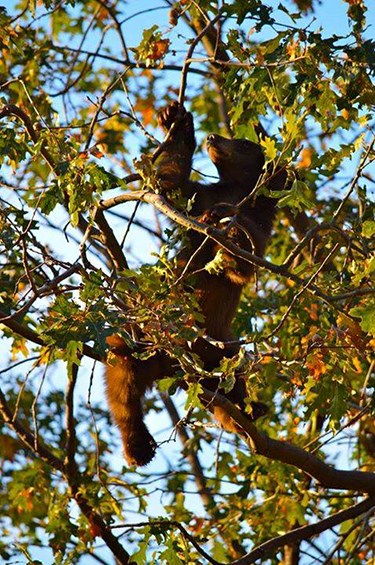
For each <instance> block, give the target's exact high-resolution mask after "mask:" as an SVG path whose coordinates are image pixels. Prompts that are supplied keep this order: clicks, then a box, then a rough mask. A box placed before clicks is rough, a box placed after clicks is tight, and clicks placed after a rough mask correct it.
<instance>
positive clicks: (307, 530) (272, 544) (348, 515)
mask: <svg viewBox="0 0 375 565" xmlns="http://www.w3.org/2000/svg"><path fill="white" fill-rule="evenodd" d="M370 509H373V510H375V496H370V497H369V498H366V499H365V500H363V501H362V502H359V503H358V504H354V505H353V506H350V508H347V509H345V510H341V511H340V512H337V514H334V515H333V516H329V517H328V518H325V519H324V520H320V522H317V523H316V524H309V525H308V526H301V527H300V528H296V529H295V530H292V531H291V532H288V533H286V534H284V535H282V536H278V537H276V538H273V539H270V540H268V541H266V542H265V543H262V545H260V546H258V547H256V548H255V549H253V550H252V551H250V553H248V554H247V555H244V556H243V557H241V558H240V559H237V561H232V563H231V565H250V564H251V563H255V561H257V560H258V559H264V558H266V557H267V556H269V555H272V554H274V553H275V551H276V550H278V549H279V548H280V547H282V546H284V545H285V544H290V543H296V542H300V541H303V540H305V539H307V538H311V537H313V536H316V535H318V534H320V533H322V532H325V531H326V530H328V529H330V528H334V527H335V526H338V525H339V524H342V522H346V521H347V520H352V519H353V518H356V517H357V516H359V515H360V514H364V513H365V512H367V511H369V510H370Z"/></svg>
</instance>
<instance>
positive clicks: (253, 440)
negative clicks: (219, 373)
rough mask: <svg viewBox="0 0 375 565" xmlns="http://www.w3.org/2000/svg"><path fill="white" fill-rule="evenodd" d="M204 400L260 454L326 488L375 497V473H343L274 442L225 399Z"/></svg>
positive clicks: (288, 445) (212, 395) (206, 392)
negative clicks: (225, 415)
mask: <svg viewBox="0 0 375 565" xmlns="http://www.w3.org/2000/svg"><path fill="white" fill-rule="evenodd" d="M202 399H203V400H204V402H205V403H207V406H208V407H209V408H211V406H219V407H220V408H223V409H224V410H225V411H226V412H227V413H228V414H229V416H230V417H231V418H232V419H233V420H234V421H235V422H236V424H238V425H239V433H240V435H241V437H242V438H243V439H244V440H245V441H246V443H247V444H248V445H249V446H250V449H251V450H252V451H253V452H254V453H256V454H257V455H263V456H264V457H267V458H268V459H272V460H275V461H281V462H282V463H287V464H288V465H293V466H294V467H297V469H300V470H301V471H304V472H305V473H307V475H309V476H310V477H312V478H313V479H314V480H315V481H317V482H318V483H319V484H320V485H321V486H323V487H324V488H331V489H346V490H350V491H358V492H366V493H369V494H375V473H366V472H361V471H340V470H337V469H335V468H334V467H331V466H330V465H327V463H324V461H321V460H320V459H318V457H316V456H315V455H313V454H312V453H308V452H307V451H305V450H304V449H302V448H301V447H297V446H296V445H293V444H291V443H289V442H287V441H279V440H276V439H272V438H270V437H269V436H267V435H266V434H265V433H263V432H260V431H259V430H258V429H257V428H256V426H255V425H254V424H253V423H252V422H250V420H248V418H246V416H245V415H244V414H242V412H241V411H240V410H239V409H238V408H237V407H236V406H234V405H233V404H232V403H231V402H230V401H229V400H228V399H227V398H225V396H222V395H221V394H218V393H216V392H215V393H213V392H211V391H209V390H206V389H205V390H204V392H203V394H202Z"/></svg>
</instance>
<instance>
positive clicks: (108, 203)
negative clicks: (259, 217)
mask: <svg viewBox="0 0 375 565" xmlns="http://www.w3.org/2000/svg"><path fill="white" fill-rule="evenodd" d="M132 200H142V201H143V202H148V203H149V204H152V205H153V206H154V207H155V208H157V209H158V210H160V212H162V213H163V214H165V215H166V216H167V217H168V218H170V219H171V220H172V221H174V222H176V223H177V224H179V225H181V226H183V227H185V228H187V229H193V230H195V231H197V232H199V233H201V234H203V235H205V236H208V237H210V238H212V239H213V240H214V241H216V242H217V243H219V244H220V245H221V246H222V247H223V248H224V249H226V250H227V251H229V252H231V253H232V254H233V255H235V256H236V257H240V258H241V259H244V260H245V261H248V262H250V263H252V264H253V265H257V266H258V267H263V268H265V269H267V270H269V271H270V272H272V273H275V274H277V275H281V276H283V277H286V278H289V279H291V280H292V281H294V282H295V283H296V284H298V285H300V286H305V285H306V284H307V283H309V281H308V279H301V278H300V277H299V276H297V275H295V274H294V273H292V272H291V271H290V270H289V269H288V268H287V266H285V265H275V264H274V263H271V262H270V261H267V260H266V259H264V258H263V257H258V256H257V255H254V254H253V253H250V252H249V251H245V250H243V249H240V248H239V247H237V246H236V245H235V244H234V243H232V242H231V241H230V240H229V239H228V237H227V236H226V234H225V232H223V231H222V230H219V229H217V228H215V227H213V226H211V225H207V224H204V223H201V222H198V221H196V220H194V219H192V218H188V217H187V216H185V215H184V214H182V213H181V212H178V211H177V210H176V209H175V208H173V207H172V206H170V205H169V204H168V203H167V202H166V200H165V199H164V198H163V197H162V196H161V195H160V194H156V193H154V192H149V191H147V190H139V191H132V192H126V193H124V194H120V195H119V196H114V197H113V198H108V199H107V200H101V202H100V204H99V207H100V208H102V209H103V210H107V209H109V208H112V207H114V206H117V205H118V204H121V203H123V202H129V201H132ZM306 290H308V291H309V292H310V293H312V294H314V295H315V296H319V297H320V298H321V299H322V300H324V302H326V303H327V304H329V305H331V306H334V307H335V309H336V310H340V309H339V308H338V307H336V306H335V302H336V301H338V300H339V298H338V297H335V295H333V296H332V295H329V294H326V293H324V292H323V291H322V290H321V289H320V288H319V287H317V286H316V285H315V284H310V283H309V284H308V286H307V287H306ZM359 290H360V289H355V290H353V291H352V294H353V296H355V295H357V294H358V292H359ZM372 292H374V291H373V290H372V289H362V291H361V294H371V293H372ZM345 296H347V295H345ZM340 297H341V296H340Z"/></svg>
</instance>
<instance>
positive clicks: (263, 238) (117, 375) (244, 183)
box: [106, 104, 286, 465]
mask: <svg viewBox="0 0 375 565" xmlns="http://www.w3.org/2000/svg"><path fill="white" fill-rule="evenodd" d="M159 123H160V125H161V127H162V128H163V129H164V130H165V131H168V130H169V129H170V128H171V127H172V126H173V134H172V135H171V136H170V137H169V140H168V141H167V142H166V143H165V144H164V146H163V149H162V151H161V153H160V155H159V157H158V159H157V160H156V163H155V166H156V169H157V172H158V179H159V183H160V186H161V190H162V192H163V194H164V195H165V196H166V198H168V195H169V194H170V192H171V191H172V190H175V189H176V188H179V189H180V191H181V193H182V195H183V196H185V197H186V198H194V202H193V207H192V211H191V215H192V216H194V217H195V218H197V219H199V220H200V221H202V222H205V223H210V224H214V225H218V226H223V225H224V226H225V224H223V223H222V220H223V219H226V218H227V217H228V216H229V217H230V218H232V221H231V227H230V228H229V229H228V237H229V238H230V239H231V240H233V241H234V242H236V244H237V245H239V247H241V248H242V249H245V250H248V251H251V252H253V253H255V254H256V255H258V256H263V255H264V252H265V248H266V244H267V241H268V239H269V236H270V234H271V229H272V221H273V219H274V215H275V205H276V200H275V199H274V198H268V197H267V196H258V197H257V198H256V199H255V201H254V199H252V200H251V201H247V202H245V203H244V204H242V205H241V206H239V204H240V202H241V201H242V200H243V198H245V197H246V196H248V195H249V194H250V192H251V191H252V190H253V189H254V187H255V186H256V183H257V181H258V179H259V177H260V176H261V175H262V173H263V166H264V157H263V153H262V151H261V148H260V146H259V145H257V144H255V143H252V142H250V141H247V140H236V139H235V140H229V139H225V138H223V137H221V136H219V135H216V134H211V135H210V136H209V137H208V141H207V146H208V153H209V156H210V158H211V160H212V161H213V163H214V164H215V166H216V167H217V170H218V172H219V176H220V180H219V182H217V183H214V184H211V185H202V184H200V183H196V182H192V181H190V180H189V177H190V172H191V166H192V157H193V153H194V150H195V137H194V125H193V120H192V116H191V114H190V113H189V112H185V110H184V109H183V108H182V107H180V106H179V105H178V104H172V105H170V106H168V107H167V108H166V109H164V110H163V111H162V112H161V113H160V114H159ZM285 181H286V175H285V173H284V172H283V171H279V172H277V174H276V175H274V176H273V179H272V180H271V181H269V182H268V183H267V185H268V186H269V187H270V188H272V189H273V190H278V189H281V188H283V186H284V184H285ZM203 240H204V238H203V237H202V235H201V234H199V233H197V232H194V231H189V232H188V244H187V245H186V246H185V247H184V248H183V249H182V250H181V251H180V252H179V253H178V264H179V267H180V269H181V271H182V270H183V269H184V268H185V267H186V266H187V264H188V261H190V259H191V256H192V255H193V254H194V253H195V252H196V251H197V250H198V249H199V252H198V253H196V254H195V255H194V259H193V261H191V262H190V263H189V269H188V273H187V274H186V276H187V279H188V278H189V276H188V275H189V272H194V292H195V293H196V295H197V297H198V300H199V304H200V307H201V310H202V313H203V316H204V324H203V327H204V328H205V331H206V333H207V334H208V335H209V336H210V337H212V338H214V339H215V340H218V341H221V342H228V341H231V340H234V339H235V336H234V334H233V332H232V329H231V323H232V320H233V318H234V316H235V314H236V311H237V307H238V303H239V300H240V297H241V291H242V288H243V287H244V286H245V285H246V284H247V283H248V281H249V280H250V279H251V277H252V275H253V271H254V268H253V265H252V264H251V263H249V262H247V261H244V260H243V259H239V258H235V257H234V256H232V255H231V254H229V253H227V252H224V258H223V264H222V270H221V272H220V273H219V274H217V275H214V274H209V273H208V272H207V271H206V270H205V269H204V267H205V265H206V264H207V263H208V262H209V261H211V260H212V259H213V258H214V257H215V255H216V252H217V251H218V250H219V245H218V244H217V243H216V242H214V241H212V240H209V241H207V242H206V243H205V244H204V245H203V246H202V243H203ZM197 271H198V272H197ZM189 284H190V283H189ZM107 341H108V343H109V345H110V347H111V351H112V352H113V353H114V354H115V362H114V364H108V366H107V371H106V382H107V393H108V401H109V406H110V410H111V413H112V416H113V418H114V420H115V422H116V424H117V425H118V427H119V429H120V432H121V435H122V440H123V446H124V454H125V458H126V460H127V462H128V463H129V464H136V465H145V464H147V463H148V462H149V461H150V460H151V459H152V458H153V456H154V453H155V449H156V444H155V441H154V439H153V438H152V436H151V435H150V433H149V431H148V429H147V427H146V426H145V424H144V422H143V411H142V404H141V403H142V397H143V395H144V393H145V391H146V389H147V388H149V387H151V386H152V385H153V383H154V382H155V381H156V380H158V379H160V378H162V377H165V376H168V375H171V374H174V372H175V367H174V366H173V362H172V360H171V359H170V358H168V357H167V356H166V354H164V353H162V352H160V353H158V354H156V355H154V356H152V357H150V358H149V359H147V360H139V359H136V358H135V357H132V355H131V352H130V351H129V350H128V348H127V347H126V346H125V344H124V342H123V340H122V339H121V338H120V337H119V336H111V337H110V338H109V339H108V340H107ZM193 351H194V352H195V353H197V354H198V355H199V356H200V357H201V359H202V361H203V363H204V367H205V369H206V370H208V371H210V370H212V369H214V368H215V367H217V366H218V364H219V363H220V361H221V360H222V359H223V357H232V356H234V355H235V354H236V353H238V351H239V347H238V346H237V345H231V346H229V347H226V348H225V349H224V350H223V349H221V348H219V347H216V346H214V345H212V344H210V343H209V342H208V341H207V340H204V339H203V338H199V339H198V340H197V341H196V343H195V344H194V345H193ZM203 384H204V386H206V387H207V388H209V389H211V390H215V389H217V388H218V386H219V382H218V381H217V380H216V379H205V380H204V382H203ZM246 394H247V393H246V386H245V383H244V381H243V380H242V378H240V377H238V378H237V380H236V383H235V385H234V387H233V389H232V390H231V391H230V392H229V393H227V394H226V396H227V397H228V398H229V399H230V400H231V401H232V402H235V403H237V405H239V407H240V408H241V409H242V410H244V409H245V402H244V401H245V398H246ZM252 409H253V413H252V414H247V416H248V417H249V418H250V419H256V418H257V417H259V416H260V415H262V414H264V413H265V407H264V405H262V404H261V403H256V402H255V403H252ZM214 412H215V416H216V417H217V418H218V419H219V421H220V422H221V423H222V425H223V426H224V427H225V428H226V429H229V430H235V429H236V428H235V426H234V424H233V423H232V422H231V420H230V419H229V418H228V417H227V416H226V414H225V413H224V412H223V411H222V410H220V409H215V411H214Z"/></svg>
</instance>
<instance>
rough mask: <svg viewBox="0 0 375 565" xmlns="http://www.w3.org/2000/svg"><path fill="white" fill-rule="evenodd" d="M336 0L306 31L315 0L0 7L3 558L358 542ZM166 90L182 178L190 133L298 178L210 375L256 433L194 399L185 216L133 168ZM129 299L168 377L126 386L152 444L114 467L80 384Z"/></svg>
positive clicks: (204, 557)
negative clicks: (167, 366) (242, 405)
mask: <svg viewBox="0 0 375 565" xmlns="http://www.w3.org/2000/svg"><path fill="white" fill-rule="evenodd" d="M333 4H335V5H337V9H338V10H341V11H342V13H343V14H344V15H345V18H346V19H347V22H348V29H347V31H344V32H342V30H337V32H336V33H334V34H333V33H332V34H328V33H326V31H325V29H324V25H323V27H322V28H321V27H319V21H318V20H315V19H314V15H315V14H318V13H322V11H321V7H320V5H319V3H318V2H314V0H294V1H292V0H290V1H286V0H284V1H282V2H281V3H279V5H277V3H276V2H271V1H269V2H262V1H260V0H248V1H246V2H245V1H242V0H232V1H230V2H211V1H209V0H199V2H195V1H194V0H193V1H188V0H179V1H176V2H170V1H169V0H161V2H160V3H159V4H155V5H152V6H151V7H150V2H135V1H130V0H129V1H126V0H112V1H108V0H70V1H67V2H56V1H54V0H41V1H39V2H37V3H36V2H35V1H32V0H30V1H26V0H20V1H19V2H18V3H17V5H16V6H15V7H11V8H9V10H7V9H5V8H0V20H1V35H0V42H1V49H2V58H1V60H0V79H1V80H0V82H1V93H0V99H1V100H0V103H1V106H0V118H1V121H0V125H1V136H0V159H1V163H2V165H3V169H2V173H1V183H2V191H1V196H0V223H1V235H0V245H1V265H0V269H1V275H0V282H1V286H0V298H1V308H0V318H1V319H0V323H1V326H0V327H1V331H2V341H1V363H2V367H1V371H0V374H1V390H0V414H1V415H0V461H1V469H2V474H1V475H2V476H1V482H0V485H1V488H0V505H1V514H0V515H1V518H0V527H1V530H2V535H1V536H0V556H1V558H2V559H4V560H5V561H6V562H12V559H13V558H14V557H15V556H20V555H21V554H23V556H24V559H25V562H28V563H37V562H38V561H37V560H36V559H37V558H39V557H40V559H42V560H43V562H44V563H45V562H47V560H49V561H48V562H50V561H51V562H52V560H53V562H54V563H62V564H63V563H64V564H65V563H66V564H68V563H76V562H77V563H78V562H80V563H92V562H94V561H95V562H100V563H110V562H111V561H112V560H113V556H114V557H115V558H116V559H117V562H119V563H137V564H139V565H141V564H144V563H148V564H151V563H168V564H173V565H178V564H180V563H181V564H182V563H184V564H188V563H214V564H215V563H216V564H217V563H241V564H242V565H245V564H250V563H254V562H255V561H256V560H257V563H280V559H283V563H284V564H285V565H293V564H297V563H301V564H302V563H311V562H320V563H337V564H339V563H340V564H341V563H349V562H350V563H353V564H356V563H358V564H361V563H370V562H371V559H374V554H373V549H372V547H373V545H372V541H373V537H372V534H371V516H373V515H372V512H373V510H374V504H375V498H374V497H375V479H374V474H373V472H374V470H375V469H374V460H375V459H374V458H375V426H374V421H373V414H374V406H373V403H372V401H371V396H372V393H373V386H374V383H373V382H371V378H372V377H373V368H374V361H373V360H371V351H372V350H373V348H374V344H375V298H374V289H373V285H372V278H373V273H374V270H375V255H374V234H375V221H374V216H373V211H374V206H373V203H374V180H373V173H374V167H373V161H374V156H375V153H374V143H375V137H374V126H375V124H374V119H373V116H372V113H371V110H372V109H373V106H374V104H375V94H374V86H373V78H374V73H375V43H374V42H373V41H372V40H371V38H370V33H369V28H368V27H367V22H366V16H367V15H368V9H369V10H371V8H370V4H371V2H370V0H368V1H366V0H342V1H341V0H335V2H333ZM372 9H373V8H372ZM345 12H346V14H345ZM323 13H324V12H323ZM343 21H344V19H343ZM177 98H178V99H179V100H180V101H181V102H183V103H185V104H186V106H188V107H189V109H191V111H192V112H193V114H194V117H195V121H196V124H199V126H198V127H197V129H198V136H199V139H198V141H199V147H198V151H197V154H196V158H195V159H196V160H195V171H194V176H195V177H196V178H197V179H203V182H204V179H205V175H211V174H213V173H212V170H211V169H210V168H209V166H208V162H207V159H206V157H205V149H204V137H205V135H207V134H208V133H209V132H217V133H221V134H223V135H226V136H230V135H234V136H236V137H246V138H248V139H250V140H253V141H257V142H259V143H261V145H262V146H263V149H264V152H265V155H266V159H267V160H268V161H273V162H277V163H283V164H284V166H286V167H287V168H288V169H289V170H290V172H293V174H294V175H295V173H296V171H297V172H298V175H297V176H295V178H296V180H295V181H294V183H293V185H292V187H291V189H290V190H286V191H285V192H284V193H283V194H282V197H281V199H280V200H279V203H278V207H279V212H278V217H277V222H276V224H275V230H274V235H273V237H272V241H271V244H270V245H269V248H268V250H267V258H266V260H263V261H262V260H258V261H257V260H256V258H255V262H256V264H257V265H258V268H257V277H256V278H257V280H256V283H254V284H253V285H249V287H248V288H247V289H246V292H245V293H244V296H243V299H242V302H241V306H240V309H239V311H238V315H237V318H236V332H237V334H238V339H239V340H241V343H242V344H243V347H242V349H241V354H240V355H238V356H237V357H235V358H234V359H230V360H225V361H224V362H223V363H222V365H221V366H220V367H219V368H218V371H219V372H220V373H221V376H222V379H223V386H224V389H225V387H226V388H230V387H231V386H232V383H233V375H234V371H235V370H236V368H237V367H238V366H240V365H243V366H244V367H245V370H246V374H247V382H248V388H249V396H250V397H251V398H254V399H260V400H262V402H265V403H267V405H268V406H269V407H270V412H269V414H268V415H267V416H266V417H265V418H264V419H262V420H261V422H260V423H259V425H258V423H257V425H256V427H255V426H254V425H251V424H248V425H247V424H246V422H243V421H242V420H241V414H239V412H238V410H236V407H234V406H230V405H228V404H226V405H225V407H226V409H227V410H228V411H229V413H230V414H231V415H232V417H233V418H234V419H235V420H236V419H237V421H238V422H239V423H240V424H241V425H243V428H244V433H243V434H238V436H236V435H235V434H229V433H225V432H224V433H223V432H222V431H221V430H219V429H218V427H217V426H216V425H215V424H214V423H213V422H212V421H211V419H210V415H209V411H208V410H207V409H204V408H202V405H201V402H200V396H199V395H200V393H201V392H202V389H201V386H200V382H199V375H200V374H201V373H202V367H200V366H199V360H198V359H197V358H195V357H194V356H193V355H190V356H187V355H186V344H187V343H189V342H191V341H192V340H194V339H195V338H196V337H197V335H198V333H199V331H200V330H199V329H198V328H197V325H196V322H197V321H199V316H200V313H199V311H198V309H197V304H196V301H195V299H194V296H192V295H191V294H189V293H188V292H186V291H184V289H183V287H182V285H181V281H179V280H178V279H177V277H176V269H175V264H174V260H173V255H174V250H175V249H176V246H178V245H179V241H181V238H182V237H183V232H184V230H186V229H188V228H190V229H194V225H193V224H192V223H191V219H189V216H188V212H187V214H186V215H185V216H184V217H182V216H181V215H180V216H178V215H176V213H175V210H174V209H173V207H172V206H171V205H170V204H167V203H166V202H165V201H164V200H163V198H161V196H160V195H159V194H158V191H157V186H156V185H155V178H154V171H153V166H152V158H151V155H152V154H153V152H154V151H155V150H156V147H157V146H158V143H159V142H158V141H157V139H156V138H157V136H158V135H159V136H160V132H158V131H157V130H156V119H155V115H156V111H157V110H158V109H160V108H161V107H163V106H164V105H166V104H167V103H168V102H170V101H171V100H175V99H177ZM168 218H169V219H168ZM189 222H190V223H189ZM176 224H180V225H179V229H178V230H177V229H176ZM219 237H220V234H219ZM221 237H222V238H225V234H221ZM223 241H225V239H223ZM207 268H211V269H215V268H219V269H220V256H218V257H217V260H215V262H214V264H210V265H209V266H207ZM125 305H126V308H125ZM127 319H132V320H134V321H136V322H137V323H138V324H139V325H140V326H141V327H142V330H143V331H144V335H145V336H146V337H147V341H148V342H149V343H150V349H149V350H148V351H147V352H146V353H144V355H150V354H152V350H153V348H154V349H155V348H158V349H163V350H164V351H166V352H167V353H168V354H169V355H170V356H172V357H174V358H176V359H178V360H179V362H180V364H181V367H183V371H182V372H183V374H178V375H177V377H178V378H188V381H189V388H188V391H187V394H186V395H185V396H183V395H182V393H178V394H175V393H176V389H177V386H176V384H177V383H176V379H175V378H168V379H164V380H163V381H161V382H160V383H159V386H158V389H157V390H154V391H152V393H151V394H150V395H149V396H148V397H147V400H146V405H147V409H148V410H149V416H150V427H152V428H153V430H155V431H158V436H157V437H158V440H159V441H160V444H161V445H160V447H159V450H158V457H157V459H156V460H155V462H154V463H152V464H151V465H150V466H149V467H147V468H146V469H142V470H141V471H140V470H137V469H133V468H131V469H129V468H127V467H126V466H125V465H124V462H123V460H122V457H121V453H120V447H119V438H118V437H117V433H116V430H115V428H114V427H113V425H112V424H111V423H110V420H109V417H108V412H107V407H106V403H105V401H104V400H103V399H104V392H103V387H102V385H101V374H102V371H103V369H102V363H101V362H102V361H104V359H105V356H106V337H107V336H108V335H110V334H113V333H116V332H121V327H122V326H123V325H124V322H125V321H126V320H127ZM122 335H123V337H124V338H125V339H127V340H128V343H129V345H130V346H131V345H132V340H131V336H127V335H126V334H125V333H123V334H122ZM194 376H195V378H194ZM197 377H198V378H197ZM211 402H224V401H223V399H220V396H218V397H217V398H216V397H214V398H213V399H211ZM176 406H177V408H176ZM176 438H178V441H177V442H176V441H175V439H176ZM333 463H334V464H335V467H336V470H335V469H333V467H331V465H332V464H333ZM345 468H346V469H349V470H347V471H344V470H343V469H345ZM372 519H373V518H372ZM327 532H328V533H327ZM317 536H320V537H317ZM313 537H315V539H314V540H312V538H313ZM15 540H17V541H15ZM262 544H263V545H262ZM45 545H48V547H49V550H47V549H45V550H44V551H43V552H40V551H39V549H40V548H43V547H44V546H45ZM46 555H48V557H46ZM38 556H39V557H38ZM88 556H89V557H88ZM314 560H316V561H314Z"/></svg>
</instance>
